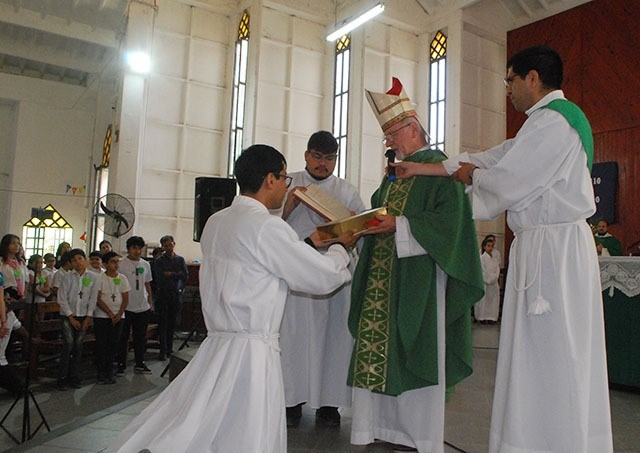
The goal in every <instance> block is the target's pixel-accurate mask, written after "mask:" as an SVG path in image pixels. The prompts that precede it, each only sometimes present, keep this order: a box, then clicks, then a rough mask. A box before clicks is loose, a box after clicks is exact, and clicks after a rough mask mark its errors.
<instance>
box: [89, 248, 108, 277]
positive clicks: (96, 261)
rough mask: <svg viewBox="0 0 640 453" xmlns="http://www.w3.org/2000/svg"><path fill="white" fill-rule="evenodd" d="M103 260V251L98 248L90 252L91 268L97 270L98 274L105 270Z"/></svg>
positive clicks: (92, 270) (93, 270)
mask: <svg viewBox="0 0 640 453" xmlns="http://www.w3.org/2000/svg"><path fill="white" fill-rule="evenodd" d="M103 266H104V264H103V262H102V253H100V252H99V251H97V250H94V251H93V252H91V253H89V269H88V270H90V271H91V272H95V273H96V274H98V275H99V274H102V273H103V272H104V269H103Z"/></svg>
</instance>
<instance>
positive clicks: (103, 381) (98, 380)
mask: <svg viewBox="0 0 640 453" xmlns="http://www.w3.org/2000/svg"><path fill="white" fill-rule="evenodd" d="M96 382H97V383H98V384H100V385H104V384H106V383H107V379H106V378H105V377H104V376H98V379H96Z"/></svg>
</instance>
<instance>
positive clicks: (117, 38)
mask: <svg viewBox="0 0 640 453" xmlns="http://www.w3.org/2000/svg"><path fill="white" fill-rule="evenodd" d="M376 5H383V6H384V11H382V13H380V14H379V15H377V16H376V17H374V18H372V19H370V20H369V21H368V22H366V23H364V24H362V25H360V26H358V27H357V28H355V29H353V30H351V31H349V32H348V33H346V34H345V33H342V34H341V35H339V36H338V37H337V38H336V39H335V40H331V41H329V40H328V38H327V35H329V34H330V33H331V32H334V31H336V30H338V29H339V28H340V27H341V26H342V25H344V24H345V23H347V22H349V21H351V19H353V18H355V17H358V16H359V15H360V14H361V13H363V12H365V11H367V10H368V9H370V8H371V7H373V6H376ZM639 41H640V2H638V1H637V0H384V1H377V0H0V161H1V162H2V163H3V165H2V170H1V171H0V231H1V232H2V234H3V235H4V234H5V233H14V234H16V235H18V236H20V237H21V238H22V242H23V245H24V246H25V251H26V252H27V256H29V254H30V253H35V252H36V251H38V250H40V251H55V250H54V247H55V245H57V244H59V243H60V242H62V241H67V242H69V243H70V244H71V245H72V247H74V248H75V247H77V248H82V249H85V250H86V251H87V253H88V252H90V251H92V250H95V249H97V248H98V244H99V242H100V241H102V240H103V239H108V240H109V241H110V242H111V243H112V244H113V247H114V249H115V250H116V251H125V241H126V239H127V238H128V237H129V236H131V235H134V234H135V235H138V236H142V237H144V238H145V239H146V241H147V244H148V252H147V254H150V253H151V249H153V247H154V246H158V245H159V239H160V238H161V237H162V236H164V235H166V234H170V235H172V236H173V237H174V238H175V243H176V251H177V252H178V253H179V254H180V255H181V256H184V258H185V259H186V260H187V262H188V264H189V265H190V267H192V266H197V264H198V263H199V262H200V260H201V259H202V252H201V250H200V244H199V243H198V242H196V241H194V232H195V231H196V230H197V229H198V222H199V221H198V219H197V214H194V203H196V199H197V194H196V193H195V181H196V178H230V177H232V176H233V162H234V160H235V158H237V157H238V156H239V154H240V152H241V151H242V149H244V148H246V147H248V146H250V145H252V144H257V143H263V144H268V145H271V146H273V147H275V148H276V149H278V150H279V151H280V152H281V153H282V154H283V155H284V156H285V157H286V159H287V171H289V172H293V171H299V170H302V169H304V166H305V161H304V156H303V154H304V151H305V149H306V148H305V147H306V143H307V139H308V138H309V135H310V134H311V133H313V132H315V131H318V130H328V131H332V133H333V134H334V135H335V136H336V138H338V141H339V144H340V154H339V159H338V164H337V166H336V175H337V176H340V177H341V178H344V179H346V180H347V181H349V182H350V183H351V184H353V185H354V186H355V187H356V188H357V189H358V191H359V192H360V194H361V197H362V199H363V200H364V202H365V204H367V207H370V202H369V199H370V197H371V195H372V193H373V192H374V191H375V190H376V188H377V187H378V185H379V183H380V180H381V178H382V176H383V175H384V172H385V166H386V158H385V155H384V152H385V147H384V145H383V143H382V142H381V139H382V138H383V137H382V133H381V131H380V127H379V125H378V123H377V121H376V118H375V117H374V115H373V114H372V112H371V110H370V108H369V106H368V104H367V101H366V99H365V95H364V90H365V89H366V90H372V91H374V92H384V91H386V90H387V89H388V88H389V87H390V84H391V79H392V77H397V78H399V79H400V80H401V81H402V84H403V86H404V88H405V90H406V91H407V93H408V94H409V96H410V97H411V100H412V101H413V102H414V103H415V104H416V110H417V111H418V113H419V116H420V118H421V119H422V121H423V122H424V126H425V128H426V130H427V132H429V135H430V138H431V143H432V144H433V145H435V146H438V147H439V148H440V149H442V150H443V151H444V152H445V153H446V154H447V155H449V156H454V155H457V154H459V153H463V152H469V153H475V152H480V151H482V150H485V149H487V148H490V147H492V146H494V145H497V144H499V143H501V142H502V141H503V140H505V139H507V138H512V137H514V136H515V134H516V133H517V131H518V129H519V128H520V127H521V125H522V124H523V122H524V120H525V119H526V117H525V115H524V114H522V113H518V112H516V111H515V110H514V108H513V106H512V105H511V103H510V102H509V99H508V98H507V97H506V96H505V87H504V84H503V82H504V78H505V74H506V69H505V66H506V62H507V59H508V58H509V56H511V55H513V54H514V53H515V52H517V51H519V50H521V49H523V48H526V47H529V46H534V45H541V44H546V45H548V46H550V47H552V48H554V49H555V50H557V51H558V53H559V54H560V55H561V56H562V58H563V60H564V63H565V77H564V83H563V90H564V93H565V95H566V97H567V98H568V99H570V100H572V101H574V102H575V103H577V104H578V105H580V106H581V107H582V109H583V110H584V112H585V113H586V115H587V117H588V118H589V121H590V122H591V125H592V129H593V136H594V144H595V153H594V162H595V163H597V164H603V163H604V164H607V163H608V164H610V163H614V167H615V178H614V183H613V186H614V188H615V189H614V191H613V195H612V198H611V199H610V200H609V203H610V207H611V209H612V210H611V212H612V214H611V216H612V217H611V218H610V219H609V220H610V221H609V232H610V233H611V234H612V235H613V236H615V237H616V238H618V239H619V240H620V242H621V244H622V250H623V252H622V255H630V254H633V253H632V251H633V246H634V245H636V249H637V243H638V241H640V217H639V216H638V215H637V212H636V211H635V209H636V208H635V207H636V206H638V205H639V204H640V190H638V183H637V181H638V178H639V176H640V158H639V157H638V155H639V154H638V153H636V152H635V148H636V147H637V146H638V143H639V142H640V88H639V87H640V53H638V51H637V43H638V42H639ZM607 168H609V167H607ZM594 184H595V182H594ZM114 194H116V195H119V196H120V197H121V199H122V200H123V203H125V205H126V209H127V210H130V211H131V219H130V221H129V222H128V223H127V226H126V231H123V230H120V228H121V226H122V225H121V224H120V223H119V224H118V225H117V226H116V231H115V232H114V231H113V230H112V229H111V228H113V224H112V223H110V222H109V221H108V215H105V211H101V209H100V200H102V199H104V198H103V197H108V196H110V195H114ZM609 195H611V194H609ZM34 208H37V209H35V210H34ZM43 209H44V211H49V212H53V219H52V220H50V221H49V223H47V225H48V227H47V228H44V230H49V231H48V232H47V233H44V236H42V237H39V236H38V235H39V234H41V230H42V228H41V226H42V225H40V224H39V222H40V219H38V217H37V216H38V215H39V213H40V214H41V213H42V211H43ZM43 219H44V218H43ZM596 220H597V219H596ZM52 223H53V224H52ZM476 231H477V235H478V238H479V242H480V241H481V240H482V238H483V237H484V236H485V235H486V234H489V233H491V234H494V235H495V236H496V247H497V249H499V250H500V251H501V252H502V256H503V260H504V261H503V263H502V267H503V269H504V268H508V264H509V260H508V250H509V245H510V243H511V241H512V240H513V233H511V232H510V230H509V229H508V227H507V225H506V222H505V217H504V216H500V217H498V218H496V219H494V220H491V221H477V222H476ZM49 249H52V250H49ZM638 254H640V252H639V253H638ZM632 266H633V265H632ZM634 269H635V270H636V274H635V275H631V276H629V275H626V274H625V275H626V277H625V278H626V280H625V282H627V284H628V286H629V285H633V284H634V282H635V285H636V286H637V287H640V284H638V282H640V266H636V267H634ZM611 272H612V274H611V275H612V276H611V277H610V278H611V281H614V280H615V274H616V272H618V275H620V274H619V272H620V271H611ZM612 285H614V283H612ZM603 286H604V284H603ZM614 286H615V285H614ZM614 286H611V287H610V290H611V292H610V296H611V297H610V300H608V301H606V303H611V304H613V303H614V302H612V301H615V300H617V299H614V298H613V294H614V292H613V290H614ZM616 288H618V287H616ZM618 290H619V288H618ZM604 294H609V289H607V290H606V291H605V292H603V295H604ZM618 294H621V293H620V292H619V293H618ZM634 299H635V301H634ZM639 300H640V294H635V293H634V294H633V297H631V296H629V297H628V300H627V301H625V303H626V304H627V305H625V306H624V308H621V309H620V308H619V307H615V308H614V309H613V311H612V312H611V313H615V316H616V318H617V319H616V321H615V322H621V323H622V324H624V327H620V328H619V327H618V324H614V321H609V320H606V322H607V325H606V328H607V335H608V334H609V330H611V332H612V335H613V337H612V338H611V340H610V339H609V337H607V341H608V343H610V344H608V352H609V354H610V355H612V354H611V352H610V351H609V348H614V347H618V345H619V347H620V348H623V349H625V354H627V353H628V354H629V355H623V354H613V355H615V356H616V360H618V361H619V364H617V365H616V367H618V366H619V367H621V368H622V371H620V376H622V378H620V380H618V381H617V382H614V381H613V380H610V383H611V385H612V387H611V408H612V424H613V435H614V448H615V452H616V453H632V452H640V426H639V424H638V418H639V417H640V393H639V390H640V368H638V367H639V365H638V364H639V363H640V357H639V356H638V351H640V337H639V336H638V335H639V334H638V325H639V324H638V323H640V305H639V304H638V303H637V302H639ZM629 301H631V302H630V303H629ZM634 304H635V305H634ZM605 314H606V310H605ZM609 322H611V324H609ZM189 327H190V326H188V325H187V326H186V328H185V329H183V330H187V331H186V332H184V333H185V334H188V333H189V332H188V330H189ZM499 334H500V325H499V324H494V325H477V324H476V325H474V326H473V345H474V362H475V371H474V374H473V375H472V376H471V378H469V379H468V380H466V381H464V382H463V384H461V385H460V386H458V387H457V388H456V392H455V393H453V394H451V395H449V401H448V402H447V406H446V423H445V441H446V445H445V452H456V451H462V452H468V453H471V452H473V453H482V452H486V451H487V449H488V431H489V421H490V414H491V399H492V392H493V383H494V375H495V365H496V357H497V349H498V338H499ZM183 339H184V335H183V336H181V337H180V339H176V345H180V344H181V343H182V340H183ZM198 341H199V340H198V335H196V336H195V338H194V339H193V340H192V341H191V343H196V344H197V343H198ZM636 346H637V349H636ZM185 360H187V359H185ZM631 362H634V363H635V365H633V366H632V367H631V368H632V369H631V371H629V372H628V373H627V372H626V371H625V370H624V369H625V367H626V366H627V365H628V364H629V363H631ZM165 365H166V363H163V362H159V361H154V360H150V361H149V366H150V368H151V369H152V372H153V374H151V375H149V376H141V375H134V374H133V373H130V374H127V375H126V376H125V377H124V380H123V381H122V385H118V386H111V387H109V388H105V387H98V386H95V385H85V386H83V387H82V388H80V389H77V390H75V391H66V392H59V391H57V390H56V389H55V386H54V385H53V381H52V380H51V379H48V378H46V377H43V378H40V379H36V380H35V381H34V382H32V389H33V393H34V396H35V399H36V400H37V401H38V403H39V404H40V406H41V408H42V413H43V414H44V417H45V418H47V420H48V424H49V425H50V426H49V427H50V430H47V429H46V427H41V428H40V429H39V431H38V433H37V434H36V435H35V436H33V439H31V440H29V441H28V442H25V443H20V444H19V445H18V444H17V443H16V442H15V441H14V439H12V438H11V436H9V435H8V434H7V435H5V433H4V432H0V449H2V450H3V451H5V450H9V449H11V451H29V452H48V453H56V452H99V451H102V450H103V449H104V448H106V446H107V445H108V443H109V441H110V440H111V439H113V438H114V437H115V436H116V435H117V433H118V432H119V431H120V430H121V429H122V428H123V427H124V426H125V425H126V424H127V423H128V422H129V421H130V420H131V419H132V418H133V417H134V416H135V415H137V414H138V413H139V412H140V411H141V410H142V409H143V408H144V407H146V405H147V404H148V403H149V401H151V400H152V399H153V397H154V396H155V395H157V394H158V393H159V392H160V391H161V390H162V389H163V388H164V387H166V385H167V383H168V376H166V377H161V376H160V375H161V373H162V372H163V370H164V367H165ZM87 366H89V365H87ZM609 366H610V369H609V373H610V375H611V376H618V374H616V373H617V370H612V368H611V367H612V366H613V365H611V364H609ZM634 370H635V371H634ZM625 373H627V374H625ZM628 376H631V378H628ZM87 382H88V381H87ZM115 387H117V388H115ZM12 403H14V399H13V397H11V396H10V395H8V394H3V393H2V390H0V415H1V414H4V413H7V415H8V417H7V418H6V421H5V420H3V421H2V422H0V427H5V426H6V428H5V431H7V429H8V430H9V431H10V432H11V433H12V434H14V435H15V436H16V437H17V438H18V439H17V440H18V441H19V440H20V435H19V432H20V427H21V426H22V425H23V424H24V419H23V415H22V413H21V406H20V405H18V406H16V408H14V409H11V408H12ZM30 416H31V424H32V425H33V426H34V427H35V426H36V425H37V424H38V423H39V420H40V418H41V417H40V415H39V414H38V412H37V411H36V410H35V409H33V408H32V409H31V414H30ZM349 429H350V419H349V409H346V410H345V411H344V412H343V423H342V425H341V426H340V427H339V428H338V429H328V428H318V427H316V426H315V424H314V421H313V415H312V412H311V411H310V409H309V410H307V409H305V410H304V412H303V418H302V423H301V425H300V426H299V427H298V428H297V429H296V430H290V431H289V432H288V442H289V450H288V451H290V452H292V453H303V452H304V453H307V452H374V453H379V452H385V451H391V450H389V449H388V447H387V446H385V445H371V446H367V447H359V446H353V445H350V443H349Z"/></svg>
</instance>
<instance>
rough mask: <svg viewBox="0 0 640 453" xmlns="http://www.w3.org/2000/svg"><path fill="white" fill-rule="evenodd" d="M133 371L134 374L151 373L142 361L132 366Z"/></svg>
mask: <svg viewBox="0 0 640 453" xmlns="http://www.w3.org/2000/svg"><path fill="white" fill-rule="evenodd" d="M133 372H134V373H136V374H151V370H150V369H149V368H147V366H146V365H145V364H144V363H143V364H142V365H136V366H135V367H133Z"/></svg>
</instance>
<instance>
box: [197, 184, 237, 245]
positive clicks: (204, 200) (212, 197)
mask: <svg viewBox="0 0 640 453" xmlns="http://www.w3.org/2000/svg"><path fill="white" fill-rule="evenodd" d="M235 196H236V180H235V179H233V178H204V177H203V178H196V198H195V211H194V216H193V240H194V241H196V242H200V236H201V235H202V230H203V229H204V225H205V224H206V223H207V219H208V218H209V217H210V216H211V214H213V213H214V212H218V211H219V210H221V209H224V208H226V207H227V206H230V205H231V202H232V201H233V197H235Z"/></svg>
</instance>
